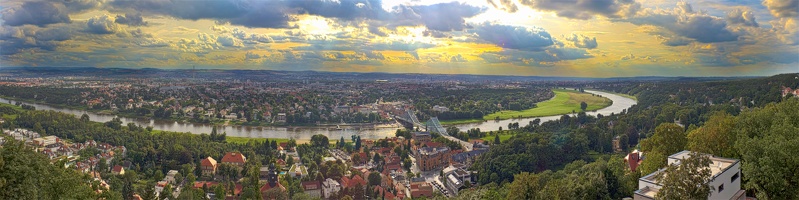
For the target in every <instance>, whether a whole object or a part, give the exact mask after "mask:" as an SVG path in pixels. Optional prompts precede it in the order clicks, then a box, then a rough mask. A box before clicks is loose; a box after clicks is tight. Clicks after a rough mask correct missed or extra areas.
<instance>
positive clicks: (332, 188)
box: [322, 178, 341, 199]
mask: <svg viewBox="0 0 799 200" xmlns="http://www.w3.org/2000/svg"><path fill="white" fill-rule="evenodd" d="M338 191H341V184H339V183H338V181H336V180H333V179H331V178H327V179H325V181H324V182H322V196H324V197H325V199H330V197H331V196H333V194H336V193H337V192H338Z"/></svg>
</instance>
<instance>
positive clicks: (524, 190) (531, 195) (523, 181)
mask: <svg viewBox="0 0 799 200" xmlns="http://www.w3.org/2000/svg"><path fill="white" fill-rule="evenodd" d="M467 182H468V181H467ZM509 189H510V191H513V192H508V196H507V199H536V197H535V194H536V193H538V191H540V190H541V189H543V186H541V185H539V177H538V175H537V174H532V173H528V172H522V173H520V174H516V175H514V176H513V182H512V183H511V184H510V186H509Z"/></svg>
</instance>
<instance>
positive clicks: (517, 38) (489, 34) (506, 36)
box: [474, 22, 554, 51]
mask: <svg viewBox="0 0 799 200" xmlns="http://www.w3.org/2000/svg"><path fill="white" fill-rule="evenodd" d="M474 32H475V33H476V34H477V36H478V38H480V39H481V40H484V41H487V42H490V43H493V44H496V45H497V46H500V47H503V48H509V49H519V50H530V51H540V50H543V49H544V48H545V47H548V46H551V45H553V44H554V41H553V40H552V36H550V35H549V33H548V32H547V31H546V30H544V29H541V28H537V27H536V28H526V27H521V26H509V25H500V24H492V23H488V22H486V23H482V24H478V25H475V27H474Z"/></svg>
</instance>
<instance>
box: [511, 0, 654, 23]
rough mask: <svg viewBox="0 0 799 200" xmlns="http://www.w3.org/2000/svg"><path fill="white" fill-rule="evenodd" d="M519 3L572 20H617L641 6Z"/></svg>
mask: <svg viewBox="0 0 799 200" xmlns="http://www.w3.org/2000/svg"><path fill="white" fill-rule="evenodd" d="M501 2H503V5H508V4H505V3H504V2H506V1H501ZM507 2H510V1H507ZM510 3H512V2H510ZM520 3H521V4H522V5H526V6H528V7H530V8H533V9H538V10H545V11H552V12H555V13H556V14H557V15H558V16H560V17H567V18H573V19H591V18H593V16H594V15H601V16H604V17H608V18H619V17H625V16H631V15H634V14H635V13H636V12H638V10H639V9H640V8H641V4H639V3H637V2H635V1H634V0H571V1H564V0H520Z"/></svg>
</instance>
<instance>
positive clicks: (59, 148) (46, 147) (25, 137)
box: [3, 128, 127, 173]
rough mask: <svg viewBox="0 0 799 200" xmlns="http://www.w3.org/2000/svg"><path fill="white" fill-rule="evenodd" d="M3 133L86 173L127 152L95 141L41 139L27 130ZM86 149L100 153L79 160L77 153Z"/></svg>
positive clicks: (109, 162) (120, 147)
mask: <svg viewBox="0 0 799 200" xmlns="http://www.w3.org/2000/svg"><path fill="white" fill-rule="evenodd" d="M3 133H4V134H6V135H9V136H11V137H12V138H14V139H15V140H19V141H23V142H25V144H27V145H30V146H32V147H34V148H35V149H36V151H37V152H40V153H42V154H44V155H46V156H47V157H48V158H49V159H50V160H61V159H67V162H66V165H67V167H68V166H72V165H74V166H75V169H77V170H78V171H80V172H84V173H88V172H90V171H93V169H94V167H96V166H97V164H98V163H99V162H100V161H101V160H103V159H105V162H106V164H111V161H113V159H114V156H115V155H116V154H117V153H121V154H122V156H124V155H125V153H126V152H127V149H126V148H125V147H124V146H113V145H110V144H107V143H97V142H95V141H94V140H88V141H86V142H83V143H69V142H67V141H64V140H61V138H58V137H57V136H53V135H51V136H45V137H41V136H40V135H39V133H36V132H34V131H30V130H26V129H19V128H18V129H14V130H3ZM86 148H96V149H97V150H99V153H98V154H96V155H94V156H92V157H89V158H79V156H78V155H77V153H78V152H79V151H81V150H83V149H86ZM78 160H82V161H78ZM120 170H122V169H121V168H120V169H119V170H117V171H116V172H115V173H119V171H120Z"/></svg>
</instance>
